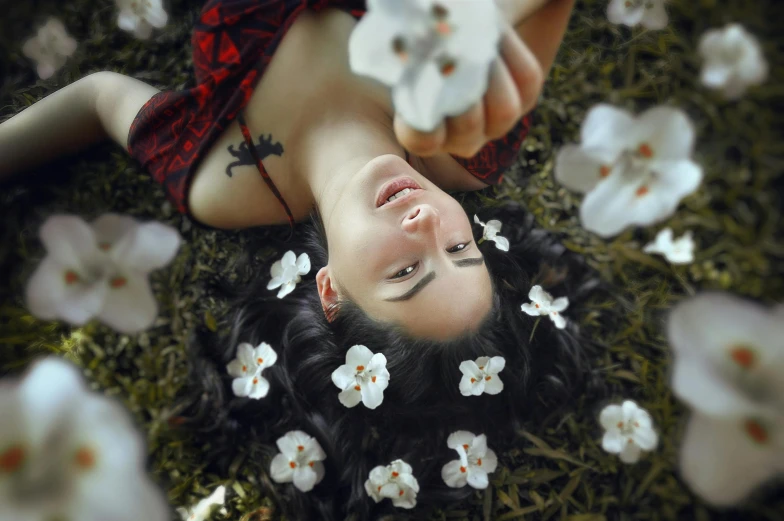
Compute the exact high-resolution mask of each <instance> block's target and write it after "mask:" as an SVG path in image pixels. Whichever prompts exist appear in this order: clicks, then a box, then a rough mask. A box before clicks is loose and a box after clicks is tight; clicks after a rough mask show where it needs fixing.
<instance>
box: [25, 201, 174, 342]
mask: <svg viewBox="0 0 784 521" xmlns="http://www.w3.org/2000/svg"><path fill="white" fill-rule="evenodd" d="M40 236H41V241H42V242H43V243H44V247H45V248H46V251H47V253H48V255H47V257H46V258H44V260H43V261H42V262H41V264H40V265H39V266H38V269H37V270H36V272H35V273H34V274H33V276H32V278H31V279H30V281H29V282H28V284H27V306H28V308H29V309H30V312H31V313H32V314H33V315H35V316H36V317H38V318H42V319H45V320H51V319H56V318H59V319H62V320H65V321H67V322H70V323H71V324H74V325H83V324H85V323H86V322H87V321H89V320H90V319H92V318H93V317H96V316H97V317H98V318H99V320H101V321H102V322H103V323H105V324H106V325H108V326H109V327H112V328H113V329H116V330H117V331H119V332H121V333H135V332H138V331H142V330H144V329H146V328H148V327H150V326H151V325H152V323H153V321H154V320H155V317H156V316H157V315H158V305H157V303H156V301H155V296H154V295H153V293H152V290H151V289H150V284H149V282H148V281H147V274H148V273H149V272H150V271H152V270H154V269H158V268H162V267H163V266H165V265H166V264H168V263H169V262H170V261H171V260H172V259H173V258H174V255H175V254H176V253H177V249H178V248H179V247H180V236H179V234H178V233H177V231H176V230H174V229H173V228H171V227H170V226H166V225H163V224H160V223H157V222H149V223H144V224H140V223H139V222H138V221H136V220H135V219H133V218H131V217H127V216H121V215H117V214H105V215H102V216H101V217H99V218H98V219H96V220H95V221H93V222H92V224H87V223H86V222H84V220H82V218H81V217H77V216H73V215H54V216H52V217H50V218H49V219H47V220H46V222H45V223H44V224H43V226H42V227H41V230H40Z"/></svg>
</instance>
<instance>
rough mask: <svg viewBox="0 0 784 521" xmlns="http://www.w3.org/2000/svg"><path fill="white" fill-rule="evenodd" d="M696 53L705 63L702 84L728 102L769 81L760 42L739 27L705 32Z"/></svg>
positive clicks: (701, 74) (733, 26)
mask: <svg viewBox="0 0 784 521" xmlns="http://www.w3.org/2000/svg"><path fill="white" fill-rule="evenodd" d="M699 53H700V55H702V58H703V59H704V60H705V63H704V64H703V66H702V71H701V73H700V79H701V80H702V84H703V85H705V86H706V87H709V88H711V89H720V90H721V91H722V92H723V94H724V96H725V97H726V98H728V99H737V98H739V97H741V96H742V95H743V93H744V92H745V91H746V88H747V87H749V86H751V85H759V84H760V83H762V82H763V81H765V79H766V78H767V77H768V63H767V62H766V61H765V57H764V56H763V55H762V48H761V47H760V44H759V42H757V40H756V38H754V37H753V36H752V35H751V34H749V33H748V32H747V31H746V30H745V29H744V28H743V27H742V26H740V25H738V24H729V25H727V26H726V27H725V28H723V29H713V30H710V31H708V32H706V33H705V34H704V35H703V36H702V38H701V39H700V44H699Z"/></svg>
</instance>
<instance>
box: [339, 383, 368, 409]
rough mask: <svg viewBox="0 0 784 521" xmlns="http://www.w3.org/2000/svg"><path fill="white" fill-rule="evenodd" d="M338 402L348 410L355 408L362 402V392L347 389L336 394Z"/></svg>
mask: <svg viewBox="0 0 784 521" xmlns="http://www.w3.org/2000/svg"><path fill="white" fill-rule="evenodd" d="M338 400H340V403H342V404H343V405H344V406H346V407H348V408H349V409H350V408H351V407H356V406H357V404H358V403H359V402H361V401H362V392H361V391H357V390H356V389H355V388H354V387H349V388H348V389H345V390H344V391H342V392H341V393H340V394H338Z"/></svg>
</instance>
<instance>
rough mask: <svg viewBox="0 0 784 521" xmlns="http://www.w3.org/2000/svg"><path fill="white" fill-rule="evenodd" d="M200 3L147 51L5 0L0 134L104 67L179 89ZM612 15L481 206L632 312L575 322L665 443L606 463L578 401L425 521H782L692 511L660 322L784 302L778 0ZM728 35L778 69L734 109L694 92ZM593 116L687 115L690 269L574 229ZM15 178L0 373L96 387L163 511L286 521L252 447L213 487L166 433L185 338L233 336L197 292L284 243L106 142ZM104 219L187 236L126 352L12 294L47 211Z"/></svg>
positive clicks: (95, 12) (110, 15) (82, 2)
mask: <svg viewBox="0 0 784 521" xmlns="http://www.w3.org/2000/svg"><path fill="white" fill-rule="evenodd" d="M200 3H201V2H200V1H197V0H173V1H171V2H170V14H171V19H170V23H169V25H168V27H167V28H166V29H165V30H164V31H162V32H161V33H160V34H159V35H158V36H157V37H155V38H154V39H153V40H151V41H148V42H139V41H135V40H133V39H132V38H130V37H128V36H127V35H126V34H125V33H122V32H121V31H119V30H117V29H116V27H115V10H114V9H115V8H114V6H113V2H111V1H109V0H104V1H98V0H72V1H69V2H55V1H53V0H52V1H40V2H35V1H32V2H14V3H10V2H3V6H2V7H3V8H4V13H3V15H2V20H0V60H1V61H0V78H2V85H1V86H0V119H5V118H6V117H9V116H10V115H12V114H14V113H16V112H18V111H19V110H21V109H23V108H24V107H26V106H29V105H30V104H32V103H34V102H35V101H36V100H39V99H41V98H42V97H44V96H45V95H47V94H49V93H50V92H52V91H54V90H56V89H58V88H60V87H62V86H64V85H66V84H68V83H70V82H72V81H74V80H76V79H78V78H80V77H82V76H84V75H85V74H87V73H90V72H94V71H98V70H114V71H117V72H122V73H125V74H129V75H132V76H135V77H137V78H139V79H143V80H145V81H148V82H149V83H151V84H153V85H155V86H157V87H159V88H174V89H176V88H181V87H183V86H186V85H189V84H190V83H191V82H192V81H193V79H192V74H191V67H192V64H191V60H190V40H189V38H190V28H191V26H192V23H193V20H194V19H195V17H196V16H197V14H198V10H199V7H200ZM605 6H606V0H582V1H578V5H577V7H576V10H575V14H574V17H573V19H572V22H571V26H570V29H569V32H568V35H567V37H566V41H565V42H564V45H563V48H562V50H561V52H560V55H559V58H558V61H557V64H556V65H555V67H554V69H553V72H552V74H551V77H550V80H549V82H548V84H547V86H546V88H545V93H544V96H543V98H542V100H541V102H540V104H539V106H538V108H537V110H536V117H535V125H534V128H533V130H532V132H531V135H530V137H529V138H528V140H527V142H526V143H525V145H524V150H523V151H522V153H521V156H520V165H519V167H516V168H515V170H514V172H513V173H511V174H510V175H508V176H507V178H506V180H505V182H504V184H503V185H502V186H500V187H499V188H497V189H494V191H493V190H490V191H486V192H484V193H483V194H481V195H480V196H479V198H480V200H481V202H482V203H483V204H487V205H492V204H497V203H498V202H499V201H517V202H519V203H521V204H523V205H524V206H526V207H527V208H529V209H530V211H532V212H533V213H534V214H535V215H536V216H537V219H538V223H539V224H540V225H541V226H542V227H544V228H546V229H548V230H552V231H554V232H557V233H559V234H561V236H562V237H563V241H564V244H566V246H567V247H568V248H569V249H571V250H573V251H576V252H579V253H581V254H583V255H584V256H585V257H586V258H587V259H588V262H589V263H590V264H591V265H592V266H594V267H595V269H596V270H598V271H599V272H600V273H601V275H602V276H603V277H604V278H605V279H606V280H607V281H610V282H612V283H613V284H615V285H616V286H617V287H618V288H619V289H620V290H621V292H620V293H621V295H622V296H623V298H625V299H626V300H627V301H628V302H630V303H631V304H632V305H631V307H630V308H629V309H628V311H626V312H625V313H623V314H621V315H620V316H621V317H622V318H620V319H619V320H617V321H614V322H613V323H600V322H598V321H597V319H596V316H595V315H594V314H588V315H587V316H584V317H582V318H581V321H582V324H583V326H584V327H585V329H586V331H588V332H589V334H591V335H594V336H595V338H598V339H599V340H600V341H601V342H602V343H603V344H604V345H605V346H606V348H605V349H604V350H603V351H602V352H601V353H600V354H599V356H598V357H597V358H596V360H595V365H596V367H598V368H599V369H600V371H601V374H603V376H604V378H605V379H606V383H607V385H608V388H609V389H610V395H611V397H612V398H613V399H615V400H616V401H619V400H621V399H623V398H633V399H635V400H637V401H638V402H639V403H640V404H641V405H642V406H643V407H645V408H646V409H648V410H649V411H650V412H651V414H652V415H653V418H654V421H655V423H656V426H657V428H658V430H659V433H660V438H661V442H660V445H659V448H658V449H657V450H656V452H654V453H653V454H650V455H648V456H647V457H646V458H644V459H643V460H642V461H641V462H640V463H638V464H636V465H633V466H624V465H623V464H621V463H620V462H619V461H618V459H617V458H616V457H615V456H610V455H608V454H605V453H604V452H603V451H602V449H601V447H600V445H599V441H600V439H601V430H600V428H599V426H598V424H597V421H596V417H597V414H598V411H599V409H600V407H601V406H602V405H604V403H603V402H597V401H596V400H595V399H593V397H590V396H585V397H583V399H581V400H580V401H579V402H578V403H577V404H576V408H575V410H574V411H573V412H572V413H570V414H568V415H566V416H564V417H559V418H554V419H553V421H551V422H546V423H545V424H544V425H536V426H531V428H530V432H525V433H521V436H520V438H519V442H518V444H517V446H516V447H515V448H513V449H511V450H508V451H506V452H504V453H503V454H502V455H501V468H500V470H499V471H498V472H497V473H496V474H495V475H494V477H493V480H492V487H491V488H489V489H488V490H487V491H483V492H476V493H475V494H474V496H473V497H472V498H471V499H470V500H467V501H465V502H463V503H461V504H455V505H444V506H443V508H442V509H440V510H435V511H432V512H427V513H423V515H424V517H425V518H429V519H434V520H435V519H438V520H445V519H455V520H459V519H470V520H490V519H494V520H499V521H501V520H512V519H536V520H539V519H542V520H544V519H567V520H570V521H599V520H603V519H611V520H623V521H626V520H629V521H630V520H659V519H662V520H670V519H683V520H698V521H703V520H709V519H767V520H770V521H774V520H780V519H782V518H784V500H783V499H782V496H781V495H780V489H779V494H778V495H777V494H776V492H775V491H773V492H768V493H763V494H762V495H759V496H757V497H755V499H754V500H753V501H752V502H751V503H750V505H749V506H748V508H747V509H746V510H744V511H742V512H740V511H725V512H720V511H716V510H713V509H711V508H709V507H708V506H706V505H705V504H704V503H702V502H701V501H699V500H698V499H697V498H695V497H694V496H693V495H692V494H691V493H690V492H689V491H688V489H687V488H686V487H685V486H684V484H683V483H682V482H681V481H680V480H679V479H678V474H677V449H678V446H679V439H680V437H681V435H682V432H683V427H684V422H685V420H686V418H687V410H686V409H685V408H684V407H683V406H682V405H680V404H679V403H678V402H677V401H676V400H675V398H674V397H673V396H672V393H671V391H670V390H669V387H668V374H669V369H670V361H671V358H670V354H669V353H670V351H669V348H668V346H667V342H666V338H665V337H664V335H663V323H664V322H663V319H664V317H665V315H666V311H667V309H668V308H670V307H671V306H672V305H673V304H674V303H675V302H677V301H678V300H680V299H682V298H683V297H685V296H688V295H692V294H694V293H696V292H698V291H701V290H705V289H720V290H727V291H730V292H733V293H736V294H740V295H745V296H748V297H752V298H755V299H758V300H760V301H762V302H766V303H774V302H781V301H782V296H783V295H784V237H783V236H782V225H781V221H780V219H781V213H782V195H781V194H782V190H783V189H784V176H782V172H783V171H784V140H782V128H783V126H782V123H784V112H782V110H781V109H782V107H784V104H782V98H783V97H784V67H782V62H783V61H784V38H782V36H781V33H780V31H781V25H780V23H781V20H784V3H781V2H778V1H777V0H767V1H757V2H747V1H745V0H727V1H721V2H720V1H718V0H689V1H686V0H677V1H673V2H672V3H671V4H670V5H669V7H668V9H669V12H670V15H671V23H670V26H669V27H668V28H667V29H665V30H663V31H657V32H646V31H644V30H641V29H629V28H627V27H617V26H613V25H611V24H609V23H608V22H607V20H606V17H605V14H604V9H605ZM47 15H55V16H58V17H60V18H61V19H63V20H64V22H65V24H66V26H67V27H68V29H69V31H70V32H71V34H72V35H74V36H75V37H76V38H77V40H78V41H79V50H78V52H77V55H76V57H75V58H74V59H72V60H71V61H70V62H69V64H68V65H67V66H66V68H65V69H64V70H63V71H61V72H60V73H58V74H57V75H56V76H55V78H53V79H52V80H50V81H46V82H42V81H37V78H35V77H34V72H33V69H32V68H31V67H30V65H29V64H28V63H27V62H26V60H25V58H24V57H23V56H22V55H21V51H20V48H21V43H20V42H22V41H24V38H26V37H27V36H28V35H29V34H30V33H31V32H32V29H33V24H34V23H35V22H37V21H40V20H43V18H44V17H45V16H47ZM731 21H737V22H741V23H742V24H743V25H744V26H745V27H746V28H747V29H749V30H750V31H751V32H752V33H754V34H756V35H758V36H759V37H760V38H761V40H762V43H763V47H764V51H765V55H766V57H767V59H768V61H769V63H770V66H771V76H770V78H769V79H768V81H767V83H766V84H765V85H763V86H762V87H760V88H756V89H754V90H752V91H751V92H750V93H749V94H748V95H747V96H746V97H745V98H744V99H742V100H741V101H738V102H726V101H723V100H722V99H721V98H720V97H719V96H717V95H716V94H714V93H712V92H710V91H707V90H705V89H704V88H703V87H701V86H700V85H699V82H698V71H699V65H700V61H699V58H698V56H697V54H696V47H697V42H698V40H699V37H700V35H701V34H702V33H703V32H704V31H705V30H707V29H709V28H713V27H718V26H722V25H724V24H725V23H728V22H731ZM598 102H610V103H613V104H615V105H619V106H622V107H626V108H629V109H633V110H635V111H640V110H643V109H645V108H648V107H650V106H653V105H656V104H659V103H665V104H671V105H674V106H678V107H681V108H683V109H684V110H686V111H687V112H688V114H689V115H690V117H691V118H692V119H693V121H694V123H695V125H696V129H697V136H698V139H697V151H696V160H697V161H699V162H700V163H701V164H702V165H703V167H704V170H705V180H704V182H703V183H702V185H701V187H700V189H699V190H698V191H697V192H696V193H695V194H694V195H692V196H690V197H688V198H687V199H686V200H685V201H684V202H683V203H682V204H681V206H680V207H679V209H678V211H677V213H676V214H675V215H674V216H673V217H672V218H671V219H669V220H668V221H667V223H666V224H667V225H668V226H671V227H672V228H673V229H674V231H675V233H676V235H680V233H682V232H683V231H685V230H692V231H693V232H694V234H695V238H696V241H697V244H698V249H697V254H696V260H695V262H694V263H693V264H691V265H689V266H685V267H680V266H671V265H669V264H667V263H666V262H664V261H663V260H662V259H661V258H660V257H651V256H648V255H644V254H642V253H641V252H640V249H641V246H642V245H644V244H646V243H647V242H648V241H649V240H651V239H652V238H653V237H654V235H655V232H656V231H657V229H658V228H648V229H640V230H634V231H628V232H625V233H623V234H621V235H619V236H618V237H616V238H615V239H613V240H601V239H599V238H597V237H596V236H595V235H592V234H590V233H588V232H586V231H584V230H583V229H581V228H580V226H579V222H578V218H577V209H578V204H579V197H576V196H575V195H574V194H572V193H569V192H568V191H567V190H565V189H563V188H561V187H559V186H558V185H557V183H555V182H554V180H553V161H554V157H555V153H556V152H557V150H558V147H559V146H560V145H561V144H562V143H567V142H572V141H574V140H576V139H577V136H578V129H579V126H580V123H581V121H582V119H583V117H584V115H585V113H586V111H587V110H588V109H589V108H590V107H591V106H592V105H594V104H596V103H598ZM42 146H45V145H44V144H42ZM1 160H2V158H0V161H1ZM523 174H524V175H523ZM19 181H20V182H18V183H14V184H12V185H3V186H2V188H1V189H0V205H1V206H0V208H2V210H1V211H2V226H0V274H2V275H1V276H0V280H1V281H2V284H0V368H2V370H1V371H0V372H6V373H16V372H18V371H19V370H21V369H22V368H23V367H24V366H25V365H26V364H28V363H29V361H30V360H31V359H32V358H33V357H34V356H38V355H41V354H45V353H56V354H60V355H63V356H65V357H67V358H69V359H71V360H73V361H75V362H77V363H78V364H80V365H82V366H83V367H84V368H85V369H86V374H87V376H88V378H90V380H91V381H92V382H94V385H95V387H96V388H98V389H101V390H103V391H104V392H106V393H107V394H109V395H112V396H116V397H117V398H118V399H119V400H121V401H122V402H123V403H124V404H125V405H126V406H127V407H128V408H129V409H130V410H131V412H132V413H133V415H134V416H135V418H136V419H137V421H138V422H139V424H140V425H141V426H143V428H144V429H145V431H146V432H147V438H148V442H149V451H150V455H151V462H152V463H151V467H152V469H153V471H154V474H155V476H156V479H157V480H158V481H159V482H160V483H161V484H162V485H163V486H164V487H165V488H166V489H167V490H168V493H169V498H170V500H171V502H172V504H173V505H181V504H190V503H192V502H193V501H194V500H196V499H198V498H200V497H203V496H205V495H206V494H207V493H208V491H209V490H211V489H212V488H214V486H216V484H218V483H223V484H226V485H228V488H229V489H230V496H229V501H228V504H229V512H230V516H229V519H237V520H239V519H241V520H242V521H249V520H254V519H255V520H259V519H277V518H278V517H279V516H278V515H277V514H276V510H275V507H274V502H273V501H272V499H271V498H269V497H265V496H264V494H263V493H262V492H260V491H259V487H258V486H257V485H258V483H259V481H265V482H268V478H266V477H265V474H264V467H265V466H266V464H267V461H266V460H265V459H264V458H263V457H260V456H259V454H261V453H263V449H262V448H261V447H259V446H257V445H255V444H254V443H253V442H251V441H248V443H247V444H244V445H242V446H239V447H237V456H236V460H235V462H234V464H233V465H231V468H230V472H229V473H227V474H226V475H213V474H208V473H206V472H205V470H204V469H206V468H208V463H209V462H210V454H211V450H212V447H211V446H210V444H209V441H208V440H207V441H205V440H201V439H198V438H196V437H193V436H192V435H191V434H190V433H189V432H187V431H182V430H177V429H173V428H171V425H170V422H169V421H168V419H169V418H171V417H172V416H175V415H176V414H177V411H175V410H173V409H172V404H173V403H175V398H176V396H177V395H178V391H179V390H180V389H181V387H182V385H183V383H184V379H185V376H186V374H187V368H188V359H187V357H186V354H185V348H184V346H185V343H186V340H187V338H188V334H189V332H190V331H192V330H193V329H194V328H196V327H206V328H208V329H212V330H216V329H219V328H222V327H224V326H223V324H222V322H221V317H222V316H224V313H225V311H226V310H225V303H224V302H222V301H221V300H220V299H217V298H215V297H214V296H213V295H212V294H211V292H210V291H209V290H208V287H209V284H208V283H209V282H210V281H211V280H213V279H214V278H215V277H216V276H223V277H226V276H228V277H229V278H231V272H232V267H233V266H234V264H235V263H236V262H237V261H238V259H241V258H242V256H243V255H244V253H243V251H244V250H243V247H244V245H245V244H246V243H247V241H248V240H249V238H250V237H255V238H258V237H259V236H261V237H265V236H270V237H272V236H275V237H280V233H279V230H271V231H270V230H256V231H249V232H222V231H215V230H210V229H205V228H203V227H200V226H198V225H195V224H193V223H191V222H190V221H189V220H188V219H187V218H186V217H183V216H180V215H176V214H173V213H172V211H171V207H170V206H169V205H168V204H167V203H166V202H165V198H164V196H163V191H162V190H161V188H160V187H159V186H157V185H156V184H154V183H153V182H151V181H150V179H149V177H148V176H147V174H145V173H144V172H143V171H142V170H140V168H139V167H138V165H137V164H135V163H134V161H132V160H131V159H129V158H128V157H127V155H126V154H125V153H124V151H122V150H121V149H120V148H118V147H116V146H112V145H105V146H101V147H97V148H95V149H92V150H90V151H89V152H86V153H84V154H82V155H79V156H78V157H75V158H71V159H67V160H62V161H59V162H56V163H54V164H51V165H48V166H47V167H45V168H42V169H41V171H40V172H37V173H36V174H35V175H31V176H30V177H29V178H27V179H21V180H19ZM472 197H473V196H472ZM110 210H111V211H115V212H120V213H128V214H131V215H134V216H137V217H139V218H141V219H158V220H161V221H163V222H167V223H169V224H171V225H173V226H175V227H177V228H178V229H180V231H181V232H182V235H183V236H184V238H185V240H186V243H185V246H184V247H183V248H182V250H181V252H180V254H179V255H178V256H177V260H176V261H175V262H174V264H173V265H172V266H170V267H169V268H167V269H164V270H161V271H159V272H157V273H155V274H154V275H153V276H152V280H153V284H154V288H155V290H156V294H157V296H158V301H159V303H160V306H161V312H160V318H159V319H158V321H157V322H156V324H155V327H154V328H152V329H151V330H150V331H149V332H147V333H144V334H140V335H137V336H130V337H129V336H123V335H118V334H116V333H114V332H112V331H110V330H108V329H107V328H105V327H103V326H100V325H94V324H91V325H89V326H87V327H84V328H81V329H70V328H68V327H65V326H63V325H62V324H56V323H42V322H40V321H37V320H35V319H33V318H32V317H30V316H29V315H28V314H27V312H26V311H25V310H24V308H23V302H22V295H23V288H24V283H25V281H26V280H27V279H28V277H29V276H30V274H31V273H32V271H33V269H34V268H35V266H36V264H37V262H38V261H39V260H40V259H41V257H42V255H43V251H42V247H41V244H40V242H39V240H38V238H37V229H38V227H39V225H40V224H41V222H42V221H43V220H44V219H45V218H46V217H47V216H48V215H50V214H52V213H55V212H68V213H75V214H79V215H82V216H84V217H86V218H93V217H95V216H97V215H100V214H102V213H104V212H107V211H110ZM266 253H267V254H268V255H272V254H273V253H274V252H273V251H272V250H271V249H270V250H269V251H267V252H266ZM616 304H617V303H615V302H612V301H607V302H602V303H597V306H599V307H603V306H607V307H611V306H615V305H616ZM217 518H218V519H219V517H217Z"/></svg>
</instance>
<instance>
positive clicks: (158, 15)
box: [117, 0, 169, 40]
mask: <svg viewBox="0 0 784 521" xmlns="http://www.w3.org/2000/svg"><path fill="white" fill-rule="evenodd" d="M117 7H119V8H120V13H119V14H118V15H117V26H118V27H119V28H120V29H122V30H123V31H128V32H130V33H133V35H134V36H136V37H137V38H139V39H141V40H146V39H147V38H149V37H150V35H151V34H152V29H153V27H154V28H155V29H163V28H164V27H166V23H167V22H168V21H169V15H168V14H167V13H166V11H165V10H164V9H163V4H162V2H161V0H117Z"/></svg>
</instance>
